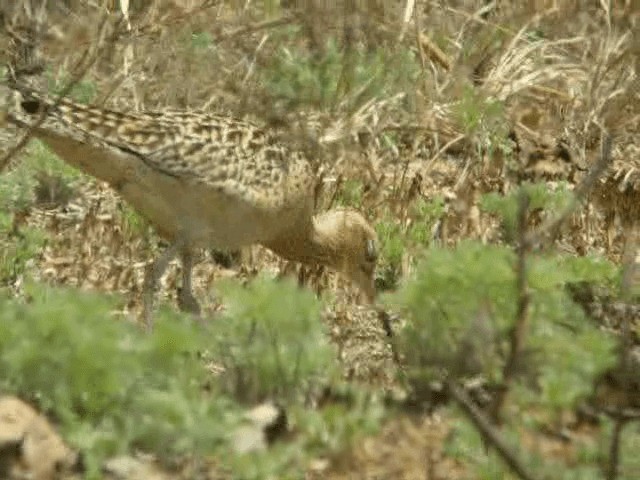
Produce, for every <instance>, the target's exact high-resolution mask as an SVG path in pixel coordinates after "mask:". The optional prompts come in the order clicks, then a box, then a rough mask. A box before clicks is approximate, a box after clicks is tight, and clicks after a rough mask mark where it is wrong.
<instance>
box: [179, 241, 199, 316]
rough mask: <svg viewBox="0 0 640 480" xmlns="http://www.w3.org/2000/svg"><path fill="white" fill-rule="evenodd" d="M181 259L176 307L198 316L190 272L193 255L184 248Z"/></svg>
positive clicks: (197, 305)
mask: <svg viewBox="0 0 640 480" xmlns="http://www.w3.org/2000/svg"><path fill="white" fill-rule="evenodd" d="M180 256H181V259H182V286H181V287H179V288H178V306H179V307H180V310H182V311H183V312H188V313H192V314H193V315H196V316H200V305H199V304H198V301H197V300H196V297H195V296H194V295H193V289H192V286H191V272H192V270H193V253H192V252H191V250H189V249H187V248H184V249H183V250H182V252H181V254H180Z"/></svg>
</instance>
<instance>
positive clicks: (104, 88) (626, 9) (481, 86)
mask: <svg viewBox="0 0 640 480" xmlns="http://www.w3.org/2000/svg"><path fill="white" fill-rule="evenodd" d="M5 3H6V2H5ZM61 3H64V2H61ZM66 3H68V4H74V5H71V10H70V11H71V12H72V14H70V15H69V14H68V13H67V12H65V10H64V7H59V8H55V9H54V11H52V12H51V13H50V15H49V20H48V21H49V22H50V23H49V25H50V32H51V35H50V37H49V38H48V40H47V42H46V43H45V44H44V46H45V53H46V55H47V57H48V58H49V59H50V61H51V64H52V65H55V68H54V72H53V73H54V74H55V73H57V71H58V69H60V71H63V70H64V71H72V70H73V67H72V66H73V65H75V64H76V62H77V61H78V59H79V58H80V56H81V55H82V49H81V48H79V46H84V45H86V46H87V47H88V46H90V45H92V43H94V42H95V34H94V30H95V25H97V24H98V23H99V21H100V19H101V18H102V17H103V15H104V11H103V10H100V9H97V8H93V7H88V6H87V2H81V1H76V2H66ZM96 3H97V2H96ZM103 3H104V4H108V5H111V7H112V8H113V6H114V5H113V4H114V2H103ZM267 3H268V2H265V4H267ZM282 3H283V4H285V3H289V4H296V5H299V6H302V7H303V8H301V9H300V10H295V9H292V10H289V9H285V8H277V9H274V10H273V11H271V12H269V11H268V9H266V10H267V11H263V10H264V9H257V10H256V9H254V8H249V7H246V5H245V2H231V1H230V2H214V1H212V2H205V1H202V0H201V1H181V2H178V1H173V2H172V1H159V2H155V3H154V6H153V7H148V8H146V7H145V8H143V7H142V5H143V4H146V3H145V2H142V3H141V2H137V3H136V2H132V6H131V11H130V12H129V17H130V22H131V25H132V29H131V30H130V31H129V30H127V29H126V28H125V29H124V30H123V31H122V32H121V34H120V35H119V39H118V41H116V42H115V44H114V46H113V48H109V49H108V51H107V52H105V53H104V54H101V56H100V57H99V59H98V61H97V62H96V63H95V65H94V66H93V67H92V68H91V69H90V70H89V72H88V73H87V75H86V76H85V80H89V81H91V82H93V83H94V84H95V86H96V91H97V92H98V97H97V102H98V103H101V102H104V103H106V104H109V105H112V106H114V107H117V108H133V109H136V110H137V109H154V108H160V107H164V106H172V107H179V108H202V109H205V110H213V111H217V112H225V113H231V114H234V115H238V116H243V117H249V118H252V119H253V120H255V121H258V122H261V123H265V124H270V125H273V126H275V127H277V128H280V129H281V130H282V131H283V135H285V136H286V138H287V140H288V141H292V142H299V144H300V146H301V148H310V150H311V151H313V152H316V153H318V154H319V155H318V159H319V160H320V161H322V162H323V164H324V167H325V168H324V170H325V173H324V180H323V183H322V186H323V188H322V189H321V191H320V192H319V206H320V207H321V208H326V207H328V206H330V204H332V203H333V202H334V201H335V198H336V197H337V196H338V195H339V193H340V188H341V187H342V186H343V185H344V179H351V180H353V179H356V180H359V181H360V182H361V183H362V190H363V192H364V193H363V195H362V202H361V207H362V209H363V210H364V211H366V212H367V214H368V215H369V216H370V217H371V218H373V219H374V220H375V219H382V218H388V215H389V213H391V214H392V216H393V217H394V218H395V219H396V221H397V222H398V223H399V224H401V225H402V227H403V228H407V227H408V226H409V225H410V224H411V222H412V218H411V214H410V211H411V207H412V205H413V203H414V202H416V201H418V200H419V199H429V198H433V197H435V196H438V195H441V196H444V197H445V198H446V200H447V203H446V213H445V216H444V218H443V222H442V225H441V226H440V237H439V240H440V241H442V242H443V243H446V244H449V245H455V244H456V243H457V242H458V241H460V240H461V239H463V238H478V239H482V240H483V241H487V242H493V241H500V232H499V231H498V229H497V225H496V222H495V220H494V219H492V218H491V217H489V216H487V215H485V214H483V213H482V212H481V211H480V210H479V207H478V201H479V198H480V196H481V195H482V194H484V193H487V192H492V191H499V192H508V191H510V190H512V189H513V188H514V187H515V186H516V185H517V184H518V183H519V182H521V181H522V180H524V179H534V180H542V181H547V182H548V183H549V185H550V187H553V186H554V185H555V184H557V182H558V181H559V180H566V181H568V182H570V183H571V184H572V185H575V184H576V183H578V182H579V181H580V180H581V179H582V178H583V177H584V175H585V172H586V171H587V170H588V169H589V167H590V166H591V165H592V164H593V162H594V160H595V159H596V158H597V156H598V146H599V141H600V135H601V132H602V131H603V130H606V131H608V132H609V133H610V134H611V135H612V136H613V138H614V149H613V152H612V156H613V163H612V166H611V167H610V168H609V170H608V171H607V173H606V175H605V176H604V177H603V178H602V179H601V180H600V181H599V183H598V185H597V187H596V189H595V191H594V192H593V194H592V196H591V198H590V199H589V201H588V202H587V203H586V204H585V205H584V206H583V207H582V208H580V209H579V210H577V211H576V212H575V213H574V214H573V216H572V217H571V219H570V221H569V222H568V223H567V224H566V225H565V226H564V227H563V229H562V231H561V234H560V236H559V238H558V239H557V241H556V246H557V247H558V248H561V249H564V250H567V249H568V250H569V251H572V252H574V253H576V254H581V255H582V254H586V253H592V252H597V253H603V254H605V255H606V256H608V257H610V258H611V259H613V260H616V261H620V259H621V256H622V253H623V250H624V249H625V248H634V247H633V246H632V247H629V246H627V247H624V240H625V238H626V237H628V236H629V235H628V233H629V232H631V231H633V230H634V229H635V228H636V225H635V223H636V221H637V218H638V215H639V214H640V210H638V205H640V196H639V192H640V177H639V173H638V172H639V169H640V152H639V150H638V148H639V147H638V144H637V139H638V138H640V80H639V79H638V62H639V60H638V58H640V56H638V53H639V52H640V8H639V7H638V6H637V5H636V4H635V3H634V2H623V1H618V2H611V10H610V11H606V10H604V9H603V5H604V4H606V3H607V2H574V1H570V0H555V1H550V0H548V1H543V0H540V1H535V2H521V3H522V5H520V6H517V5H516V4H517V2H496V3H495V4H492V5H494V6H493V7H492V8H488V7H485V3H486V2H481V1H471V0H460V1H456V2H444V3H446V4H447V5H446V6H444V5H443V2H428V1H419V0H418V1H416V2H415V5H414V7H413V9H412V10H409V11H407V10H406V7H407V5H409V6H410V5H411V3H413V2H402V3H401V4H400V3H397V2H385V1H380V0H379V1H375V2H349V1H346V0H345V1H344V2H337V3H336V2H318V1H312V0H305V1H304V2H303V1H301V0H300V1H298V2H282ZM329 3H330V4H331V7H329V6H328V4H329ZM585 3H588V6H584V4H585ZM343 4H344V5H343ZM362 4H364V5H366V7H364V6H362ZM5 8H6V7H5ZM112 16H113V17H114V18H115V17H117V12H115V11H114V13H113V14H112ZM405 18H407V21H405ZM569 19H571V20H570V21H569ZM112 23H113V24H115V21H113V22H112ZM283 25H298V26H300V29H301V32H302V33H301V34H300V35H297V36H292V37H283V36H282V35H279V34H278V28H279V27H281V26H283ZM193 32H198V33H197V34H198V35H205V34H206V36H207V37H208V41H207V42H208V43H207V45H208V46H206V47H205V48H202V49H198V48H196V49H194V48H193V47H192V42H191V41H192V39H193V37H192V35H193ZM330 34H334V35H336V36H337V38H338V39H339V41H340V42H341V44H342V45H343V46H344V48H347V49H348V48H354V46H355V45H362V46H364V48H373V47H375V46H384V47H385V48H388V49H410V50H411V51H413V52H415V53H416V55H417V58H418V59H419V60H420V65H421V69H422V71H421V75H420V76H419V77H418V78H419V79H418V81H416V82H415V84H414V85H412V91H410V92H409V91H405V92H398V95H395V96H391V97H389V98H382V99H377V100H375V101H371V102H365V103H364V104H360V105H357V103H356V105H357V108H354V102H353V101H352V100H353V95H354V92H349V91H348V89H347V90H345V91H344V92H343V95H342V96H341V98H340V101H338V102H336V103H335V104H334V106H333V108H331V109H314V108H313V106H312V105H306V106H305V107H304V108H302V109H298V110H292V111H288V110H287V109H286V108H280V107H281V106H280V105H277V104H274V103H273V102H271V101H270V97H269V95H268V92H267V91H266V90H265V86H264V85H262V84H261V83H260V76H259V75H258V72H260V71H261V69H264V68H268V66H269V63H270V61H271V59H272V58H273V56H274V55H275V54H276V52H277V51H278V49H280V48H282V47H283V46H285V45H283V42H286V41H289V42H291V44H289V45H286V46H287V47H288V48H295V47H302V48H306V49H308V50H309V51H310V52H322V50H323V49H324V48H325V46H324V40H325V39H326V38H327V37H328V36H329V35H330ZM292 39H293V40H292ZM407 97H411V102H412V103H411V105H410V108H406V104H405V103H403V102H404V101H405V100H406V98H407ZM492 101H499V102H500V103H501V104H502V106H503V108H502V109H501V110H500V111H499V112H498V113H491V112H490V111H489V112H488V111H487V104H488V103H487V102H492ZM475 110H477V114H478V115H484V117H483V118H484V120H483V122H481V123H479V124H473V125H472V124H471V123H470V121H469V120H468V119H465V117H464V115H461V112H469V111H475ZM309 132H313V135H309ZM389 133H393V134H394V135H397V137H396V138H398V139H399V141H398V142H397V143H396V144H395V145H393V146H392V147H389V145H388V144H386V143H385V142H384V141H383V136H384V135H385V134H389ZM508 138H510V139H511V140H512V141H513V142H514V144H513V145H511V147H510V148H515V149H516V151H517V155H515V159H516V162H515V164H514V163H513V162H512V161H508V158H507V155H505V154H504V152H503V151H502V150H501V149H500V148H493V149H492V148H491V147H492V146H494V147H495V144H496V142H497V143H500V142H502V143H503V144H504V145H503V146H504V147H505V148H506V147H508V146H509V143H508V141H507V139H508ZM309 142H311V144H309ZM14 161H15V160H14ZM123 209H125V206H124V205H123V203H122V201H121V200H120V199H118V198H117V196H115V194H113V193H112V192H111V191H110V190H109V189H108V188H105V186H103V185H100V184H97V183H95V182H87V183H83V184H82V185H76V194H75V196H74V198H73V199H72V200H71V202H70V203H68V204H66V205H64V206H58V207H55V208H47V209H44V208H40V207H38V206H34V207H32V208H31V209H30V210H29V212H28V214H27V215H25V216H24V217H22V219H21V221H22V222H24V223H25V224H29V225H37V226H39V227H42V228H43V229H44V230H45V231H47V232H48V242H47V246H46V248H45V249H44V251H43V252H42V255H40V256H39V257H38V260H37V262H36V263H35V264H34V265H32V266H31V267H30V268H29V272H28V274H29V275H31V276H34V277H36V278H39V279H43V280H46V281H47V282H51V283H56V284H64V285H74V286H78V287H80V288H82V289H95V290H100V291H112V292H119V293H122V294H123V297H122V298H124V299H126V304H124V305H122V309H121V311H120V312H118V314H124V315H129V314H134V315H137V312H138V310H139V304H140V299H139V297H140V295H139V294H140V285H141V284H142V276H143V269H144V264H145V261H146V259H147V258H149V256H148V253H149V250H152V249H155V248H157V241H156V238H155V237H154V235H153V234H152V233H150V232H148V231H147V230H146V229H137V228H132V227H131V225H130V222H129V221H128V217H127V215H123ZM618 217H619V220H620V221H617V220H616V218H618ZM407 255H409V257H410V256H411V255H413V253H412V252H411V251H408V253H407ZM245 257H246V258H249V257H251V258H250V261H248V262H247V263H246V264H245V265H244V267H243V268H242V269H233V270H228V269H224V268H221V267H219V266H216V265H214V264H212V263H211V262H210V261H202V262H200V263H199V264H198V266H197V267H196V269H195V271H194V288H195V291H196V295H197V297H198V298H201V299H205V309H207V310H208V311H209V312H214V311H216V310H217V309H219V308H221V306H220V305H218V304H217V302H216V301H215V297H214V296H213V293H212V292H213V291H214V290H215V280H216V279H217V278H220V277H221V276H229V275H234V276H241V277H247V276H251V275H252V274H253V273H255V272H256V271H258V270H268V271H273V272H274V273H277V272H282V271H284V270H286V268H285V266H284V265H283V264H282V262H281V261H279V260H277V259H275V258H274V256H273V255H271V254H269V253H268V252H265V251H262V250H260V249H256V250H254V251H253V252H252V255H250V256H245ZM202 260H204V257H203V258H202ZM410 264H411V258H407V259H406V262H405V264H404V265H405V266H406V268H405V272H406V271H410ZM311 273H312V274H311V275H306V276H308V277H310V278H311V283H312V285H311V286H312V288H316V289H317V290H319V291H332V292H337V293H335V298H334V300H333V301H332V302H331V306H330V308H329V309H328V311H327V314H326V321H327V322H328V323H329V324H330V325H331V327H332V334H333V337H334V340H335V341H336V343H337V344H338V345H340V347H341V351H342V360H343V363H344V369H345V374H346V375H347V376H348V377H350V378H353V379H357V380H359V381H365V382H370V383H372V384H375V385H381V386H384V387H386V388H391V387H392V386H393V385H392V372H393V362H392V361H391V355H390V352H389V350H388V347H387V345H386V341H385V340H386V339H385V335H384V332H383V331H382V330H381V328H380V326H379V325H378V320H377V318H376V316H375V315H373V314H372V312H370V311H367V310H366V309H364V308H361V307H358V306H356V305H355V302H354V298H355V295H354V294H353V293H352V292H350V291H347V290H345V289H344V288H343V287H344V285H343V284H342V282H341V281H340V280H338V279H336V278H334V277H333V276H331V274H329V273H325V272H319V273H317V272H311ZM177 276H178V272H176V271H175V269H174V270H172V271H170V273H169V274H168V275H167V276H166V278H165V279H164V281H163V285H162V295H163V296H164V297H165V298H166V297H171V296H172V295H174V292H175V286H176V282H177ZM14 292H15V294H16V295H19V292H20V285H19V284H16V285H14ZM446 431H447V427H446V419H445V420H442V419H438V418H437V417H422V418H419V419H413V420H409V419H403V420H400V421H398V422H397V423H394V424H392V425H389V426H388V427H387V428H385V430H384V431H383V432H382V433H381V434H380V435H379V436H378V437H376V438H373V439H369V440H367V441H366V442H364V443H363V444H361V445H359V446H357V447H355V448H354V451H353V452H351V453H350V454H348V455H346V456H345V458H344V459H342V461H341V462H338V463H337V466H335V467H332V471H331V472H328V471H323V472H322V478H335V479H341V478H406V479H413V478H430V479H437V478H472V476H469V475H470V474H469V472H464V470H463V469H462V468H461V467H460V466H457V465H455V464H454V463H453V462H451V461H450V460H447V459H446V458H444V457H443V456H442V453H441V448H440V447H439V445H440V444H441V442H442V439H443V438H444V437H445V436H446ZM551 443H552V442H549V443H548V445H547V446H549V445H550V444H551ZM541 448H543V449H544V448H546V447H544V446H542V447H541ZM425 459H426V460H425ZM425 472H426V473H425ZM429 472H430V473H429Z"/></svg>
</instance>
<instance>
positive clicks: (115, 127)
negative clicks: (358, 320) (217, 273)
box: [7, 89, 376, 323]
mask: <svg viewBox="0 0 640 480" xmlns="http://www.w3.org/2000/svg"><path fill="white" fill-rule="evenodd" d="M15 93H16V98H15V102H14V103H15V105H14V106H12V107H11V108H10V109H9V111H8V113H7V119H8V121H9V122H10V123H13V124H15V125H17V126H20V127H29V126H30V125H33V124H34V123H35V121H36V120H37V118H38V117H39V116H40V114H41V112H44V114H45V117H44V121H43V122H42V123H41V124H40V125H38V126H36V127H35V128H34V130H33V133H34V135H35V136H36V137H38V138H39V139H40V140H42V141H43V142H44V143H46V144H47V145H48V146H49V147H50V148H51V149H52V150H53V151H54V152H55V153H56V154H57V155H58V156H60V157H61V158H62V159H63V160H65V161H66V162H67V163H69V164H71V165H73V166H75V167H77V168H79V169H80V170H82V171H84V172H85V173H88V174H90V175H92V176H94V177H96V178H98V179H100V180H104V181H106V182H108V183H109V184H110V185H111V186H112V187H113V188H114V189H115V190H116V191H118V192H119V193H120V194H121V195H122V196H123V197H124V198H125V199H126V200H127V201H128V202H129V203H130V204H131V205H132V206H133V207H134V208H135V209H136V210H137V211H138V212H139V213H140V214H142V215H143V216H144V217H146V218H147V219H148V220H149V221H150V222H151V223H152V224H153V225H154V226H155V227H156V229H157V230H158V232H159V233H160V234H161V235H162V236H164V237H165V238H167V239H168V240H169V241H170V242H171V244H172V246H171V247H170V248H169V249H168V250H167V251H166V252H165V253H164V254H163V255H162V256H161V257H160V258H159V259H157V260H156V261H155V262H153V263H152V264H151V265H150V267H149V269H148V271H147V276H146V281H145V316H146V320H147V322H149V323H150V321H151V320H150V309H151V303H152V300H151V298H152V295H153V290H154V289H155V285H156V284H157V281H158V280H159V278H160V276H161V275H162V274H163V272H164V270H165V269H166V267H167V265H168V263H169V262H170V260H171V259H172V258H173V257H175V256H176V255H181V256H182V261H183V266H184V269H183V271H184V274H183V289H182V292H181V295H182V297H179V301H180V303H181V305H182V306H183V307H184V308H186V309H188V310H192V311H199V307H198V306H197V302H196V301H195V299H194V298H193V295H192V294H191V264H192V261H191V252H192V251H193V249H195V248H200V247H212V246H213V247H222V248H237V247H241V246H244V245H250V244H254V243H259V244H262V245H264V246H266V247H268V248H271V249H272V250H274V251H275V252H276V253H278V254H280V255H281V256H284V257H285V258H289V259H292V260H298V261H303V262H306V263H319V264H325V265H328V266H330V267H333V268H334V269H337V270H339V271H341V272H343V273H345V274H346V275H347V276H349V277H350V278H351V279H352V280H353V281H354V282H356V283H357V284H358V285H359V286H360V287H361V288H363V290H364V291H365V293H366V294H367V296H368V297H370V298H371V297H372V296H373V266H372V265H373V264H375V240H376V237H375V232H374V231H373V229H371V227H370V226H369V225H368V223H367V222H366V220H364V218H363V217H362V216H361V215H360V214H358V213H357V212H355V211H349V210H338V211H333V212H328V213H326V214H323V215H321V216H319V217H316V218H314V217H313V209H314V190H315V183H316V177H315V174H314V171H313V168H312V165H311V162H310V161H309V160H308V159H307V158H305V156H304V155H303V154H302V153H301V152H300V151H297V150H290V149H289V148H287V146H286V145H284V144H283V143H281V142H280V141H278V139H277V137H276V136H275V134H273V133H272V132H269V131H268V130H265V129H263V128H260V127H258V126H256V125H254V124H252V123H249V122H245V121H241V120H236V119H233V118H230V117H225V116H218V115H212V114H207V113H199V112H190V111H177V110H165V111H161V112H142V113H123V112H117V111H113V110H108V109H103V108H97V107H91V106H85V105H81V104H77V103H74V102H72V101H69V100H61V101H59V102H54V101H52V100H50V99H48V98H47V97H45V96H43V95H40V94H39V93H37V92H35V91H32V90H26V89H23V90H22V91H21V92H19V93H18V92H17V91H16V92H15ZM149 292H151V293H149Z"/></svg>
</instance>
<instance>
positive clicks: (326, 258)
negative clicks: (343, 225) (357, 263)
mask: <svg viewBox="0 0 640 480" xmlns="http://www.w3.org/2000/svg"><path fill="white" fill-rule="evenodd" d="M336 243H337V242H336V239H335V238H334V236H333V235H332V232H331V230H328V229H327V228H326V226H325V225H324V224H323V223H322V218H321V217H314V218H312V219H310V220H309V221H308V222H305V223H304V224H303V225H298V226H297V227H296V228H293V229H291V230H290V231H289V232H287V235H283V236H282V237H280V238H277V239H275V240H273V241H270V242H267V243H265V246H266V247H267V248H269V249H270V250H272V251H273V252H275V253H277V254H278V255H280V256H281V257H283V258H286V259H287V260H293V261H296V262H301V263H304V264H307V265H325V266H329V267H332V266H335V264H336V261H337V258H338V249H337V246H336Z"/></svg>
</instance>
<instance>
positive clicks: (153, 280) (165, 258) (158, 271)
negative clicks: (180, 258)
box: [142, 241, 182, 331]
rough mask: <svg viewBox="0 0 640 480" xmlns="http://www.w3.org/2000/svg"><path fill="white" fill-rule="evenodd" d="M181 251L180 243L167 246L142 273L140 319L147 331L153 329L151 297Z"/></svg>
mask: <svg viewBox="0 0 640 480" xmlns="http://www.w3.org/2000/svg"><path fill="white" fill-rule="evenodd" d="M181 249H182V242H179V241H177V242H174V243H173V244H171V245H169V248H167V249H166V250H165V251H164V252H162V254H161V255H160V256H159V257H158V258H156V259H155V260H154V261H153V262H152V263H150V264H149V265H148V266H147V268H146V270H145V273H144V286H143V288H142V318H143V321H144V326H145V328H146V329H147V330H149V331H150V330H151V329H152V328H153V297H154V295H155V292H156V288H157V286H158V282H159V281H160V279H161V278H162V275H163V274H164V272H165V270H166V269H167V267H168V266H169V262H171V260H173V259H174V258H175V257H176V255H177V254H178V252H179V251H180V250H181Z"/></svg>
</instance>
